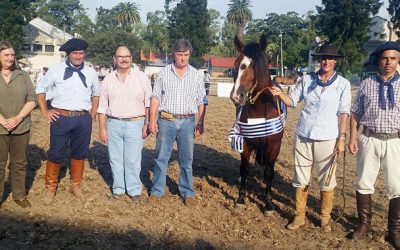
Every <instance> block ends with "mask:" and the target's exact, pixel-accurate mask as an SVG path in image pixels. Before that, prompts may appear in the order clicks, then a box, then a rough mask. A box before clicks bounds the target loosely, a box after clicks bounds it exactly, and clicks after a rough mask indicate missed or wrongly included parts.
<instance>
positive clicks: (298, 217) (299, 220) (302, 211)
mask: <svg viewBox="0 0 400 250" xmlns="http://www.w3.org/2000/svg"><path fill="white" fill-rule="evenodd" d="M307 196H308V191H307V188H303V187H297V188H296V198H295V199H296V204H295V206H296V213H295V216H294V219H293V221H292V223H290V224H289V225H287V226H286V228H287V229H289V230H296V229H298V228H299V227H302V226H304V225H305V224H306V205H307Z"/></svg>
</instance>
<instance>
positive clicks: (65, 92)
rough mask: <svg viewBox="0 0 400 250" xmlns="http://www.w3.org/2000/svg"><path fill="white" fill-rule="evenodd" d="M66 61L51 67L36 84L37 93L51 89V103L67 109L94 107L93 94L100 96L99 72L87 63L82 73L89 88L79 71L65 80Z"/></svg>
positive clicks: (56, 106)
mask: <svg viewBox="0 0 400 250" xmlns="http://www.w3.org/2000/svg"><path fill="white" fill-rule="evenodd" d="M66 67H67V65H66V64H65V62H63V63H60V64H58V65H56V66H54V67H52V68H50V69H49V70H48V71H47V73H46V75H45V76H44V77H43V79H42V80H41V81H40V82H38V85H37V86H36V94H44V93H46V92H47V91H48V90H50V89H51V92H52V95H53V100H52V102H51V105H52V106H53V107H55V108H59V109H66V110H77V111H82V110H86V111H89V110H90V109H91V108H92V96H99V94H100V85H99V82H98V78H97V73H96V71H95V70H94V69H92V68H91V67H88V66H86V65H85V67H84V68H83V69H82V73H83V74H84V75H85V77H86V85H87V88H86V87H85V86H84V85H83V83H82V80H81V79H80V78H79V75H78V73H77V72H74V73H73V74H72V77H70V78H68V79H67V80H63V77H64V71H65V68H66Z"/></svg>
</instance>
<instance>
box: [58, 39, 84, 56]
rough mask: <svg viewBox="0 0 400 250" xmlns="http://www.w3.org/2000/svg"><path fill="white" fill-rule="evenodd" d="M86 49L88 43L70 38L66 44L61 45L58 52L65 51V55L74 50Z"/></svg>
mask: <svg viewBox="0 0 400 250" xmlns="http://www.w3.org/2000/svg"><path fill="white" fill-rule="evenodd" d="M87 47H88V43H87V42H86V41H85V40H82V39H79V38H72V39H70V40H68V41H67V42H66V43H64V44H63V45H61V47H60V49H59V51H65V52H67V54H69V53H71V52H72V51H75V50H85V49H87Z"/></svg>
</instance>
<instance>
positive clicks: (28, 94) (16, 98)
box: [0, 70, 36, 135]
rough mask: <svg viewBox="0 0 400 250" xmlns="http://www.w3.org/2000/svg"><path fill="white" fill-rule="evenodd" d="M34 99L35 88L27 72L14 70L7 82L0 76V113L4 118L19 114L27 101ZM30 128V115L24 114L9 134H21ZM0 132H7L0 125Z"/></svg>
mask: <svg viewBox="0 0 400 250" xmlns="http://www.w3.org/2000/svg"><path fill="white" fill-rule="evenodd" d="M34 101H36V97H35V89H34V87H33V84H32V81H31V78H30V77H29V75H28V73H27V72H25V71H22V70H15V71H13V72H12V74H11V78H10V82H9V83H8V84H7V83H6V81H5V80H4V78H3V77H0V114H1V115H2V116H3V117H4V118H5V119H8V118H11V117H14V116H16V115H18V114H19V112H20V111H21V110H22V108H23V107H24V106H25V104H26V103H27V102H34ZM30 128H31V116H30V115H28V116H26V117H25V118H24V119H23V120H22V122H21V123H20V124H18V126H17V127H16V128H15V129H14V130H13V131H11V134H22V133H25V132H27V131H29V130H30ZM0 134H2V135H6V134H9V132H8V131H7V130H6V129H5V128H4V127H3V126H1V125H0Z"/></svg>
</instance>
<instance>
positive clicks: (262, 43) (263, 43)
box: [258, 34, 267, 51]
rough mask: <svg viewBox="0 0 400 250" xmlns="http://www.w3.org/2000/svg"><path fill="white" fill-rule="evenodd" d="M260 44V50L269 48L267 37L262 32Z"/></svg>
mask: <svg viewBox="0 0 400 250" xmlns="http://www.w3.org/2000/svg"><path fill="white" fill-rule="evenodd" d="M258 44H259V45H260V50H261V51H264V50H265V49H266V48H267V37H266V36H265V34H262V35H261V37H260V42H259V43H258Z"/></svg>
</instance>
